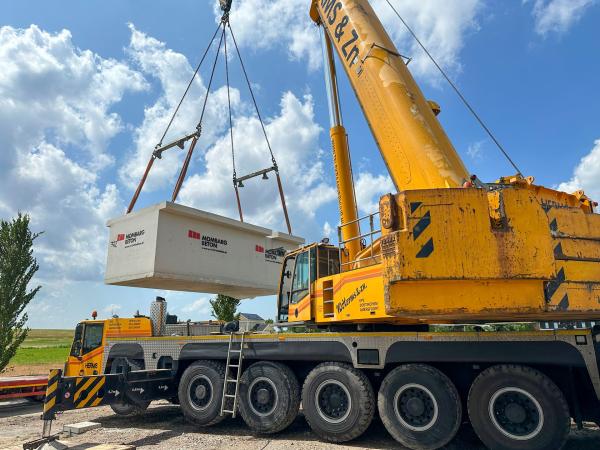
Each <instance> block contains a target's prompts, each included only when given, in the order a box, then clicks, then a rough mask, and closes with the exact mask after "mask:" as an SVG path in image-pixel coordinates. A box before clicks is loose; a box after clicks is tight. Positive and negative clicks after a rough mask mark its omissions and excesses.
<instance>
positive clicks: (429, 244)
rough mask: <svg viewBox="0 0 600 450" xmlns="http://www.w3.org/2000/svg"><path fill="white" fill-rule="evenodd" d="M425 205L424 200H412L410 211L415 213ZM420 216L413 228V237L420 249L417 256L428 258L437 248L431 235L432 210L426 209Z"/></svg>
mask: <svg viewBox="0 0 600 450" xmlns="http://www.w3.org/2000/svg"><path fill="white" fill-rule="evenodd" d="M422 206H423V202H412V203H411V204H410V212H411V214H414V213H415V212H417V211H418V210H420V209H421V207H422ZM417 218H418V221H417V223H416V224H415V226H414V227H413V229H412V237H413V240H414V241H415V244H419V245H418V246H417V248H418V251H417V254H416V257H417V258H428V257H429V256H431V254H432V253H433V251H434V250H435V246H434V242H433V237H431V228H430V226H431V211H429V210H428V211H425V213H424V214H423V215H422V216H420V217H415V219H417Z"/></svg>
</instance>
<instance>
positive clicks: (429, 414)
mask: <svg viewBox="0 0 600 450" xmlns="http://www.w3.org/2000/svg"><path fill="white" fill-rule="evenodd" d="M377 406H378V410H379V416H380V417H381V420H382V421H383V424H384V425H385V428H386V429H387V430H388V432H389V433H390V434H391V435H392V437H393V438H394V439H396V441H398V442H400V443H401V444H402V445H403V446H405V447H408V448H410V449H414V450H430V449H437V448H440V447H443V446H444V445H446V444H448V443H449V442H450V441H451V440H452V439H454V436H456V432H457V431H458V427H459V426H460V423H461V419H462V406H461V401H460V396H459V394H458V391H457V390H456V387H455V386H454V384H453V383H452V381H450V379H449V378H448V377H447V376H446V375H444V374H443V373H442V372H440V371H439V370H437V369H436V368H434V367H431V366H428V365H425V364H406V365H402V366H400V367H396V368H395V369H394V370H392V371H391V372H390V373H389V374H388V375H387V376H386V377H385V379H384V380H383V382H382V383H381V387H380V388H379V394H378V398H377Z"/></svg>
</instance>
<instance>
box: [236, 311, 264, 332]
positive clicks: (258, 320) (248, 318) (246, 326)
mask: <svg viewBox="0 0 600 450" xmlns="http://www.w3.org/2000/svg"><path fill="white" fill-rule="evenodd" d="M266 325H267V324H266V323H265V319H263V318H262V317H260V316H259V315H258V314H251V313H240V331H263V330H264V329H265V327H266Z"/></svg>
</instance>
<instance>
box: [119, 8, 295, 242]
mask: <svg viewBox="0 0 600 450" xmlns="http://www.w3.org/2000/svg"><path fill="white" fill-rule="evenodd" d="M219 1H220V5H221V9H222V10H223V16H222V17H221V21H220V23H219V26H218V27H217V29H216V30H215V32H214V34H213V36H212V38H211V40H210V43H209V44H208V46H207V47H206V50H205V52H204V54H203V55H202V58H201V60H200V62H199V64H198V65H197V67H196V70H195V71H194V73H193V75H192V78H191V79H190V82H189V83H188V85H187V87H186V89H185V91H184V93H183V96H182V97H181V100H180V101H179V103H178V104H177V106H176V108H175V111H174V112H173V115H172V116H171V119H170V120H169V122H168V124H167V127H166V129H165V131H164V133H163V135H162V137H161V139H160V141H159V143H158V144H157V145H156V147H155V148H154V151H153V152H152V155H151V157H150V160H149V161H148V165H147V166H146V170H145V172H144V174H143V176H142V179H141V180H140V182H139V184H138V187H137V189H136V191H135V193H134V195H133V198H132V199H131V202H130V204H129V207H128V208H127V214H129V213H130V212H131V211H132V210H133V208H134V207H135V204H136V202H137V199H138V197H139V195H140V192H141V190H142V188H143V186H144V184H145V182H146V179H147V177H148V174H149V172H150V169H151V168H152V166H153V164H154V161H155V160H156V159H161V158H162V154H163V152H164V151H166V150H169V149H171V148H174V147H179V148H181V149H183V148H184V147H185V143H186V142H187V141H189V140H191V143H190V146H189V149H188V152H187V155H186V158H185V160H184V162H183V166H182V168H181V171H180V173H179V177H178V179H177V182H176V184H175V188H174V190H173V194H172V197H171V201H172V202H175V201H176V200H177V197H178V195H179V191H180V190H181V186H182V185H183V182H184V180H185V177H186V175H187V171H188V168H189V164H190V161H191V159H192V155H193V153H194V149H195V147H196V144H197V142H198V140H199V139H200V136H201V134H202V121H203V119H204V114H205V112H206V106H207V103H208V97H209V95H210V92H211V87H212V83H213V80H214V75H215V69H216V66H217V62H218V59H219V54H220V52H221V47H222V46H223V48H224V56H225V75H226V82H227V106H228V112H229V135H230V140H231V159H232V166H233V187H234V191H235V195H236V201H237V207H238V212H239V216H240V221H241V222H243V221H244V217H243V212H242V206H241V201H240V195H239V189H238V188H241V187H244V184H243V182H244V181H246V180H249V179H251V178H255V177H258V176H262V178H263V179H265V180H266V179H268V176H267V174H268V173H269V172H275V175H276V180H277V187H278V190H279V196H280V200H281V205H282V208H283V213H284V216H285V222H286V226H287V230H288V233H289V234H291V233H292V227H291V224H290V219H289V215H288V210H287V205H286V201H285V195H284V192H283V185H282V182H281V177H280V175H279V166H278V165H277V161H276V160H275V155H274V153H273V149H272V147H271V143H270V141H269V138H268V136H267V131H266V127H265V124H264V122H263V119H262V116H261V114H260V110H259V108H258V104H257V102H256V97H255V95H254V91H253V90H252V84H251V83H250V79H249V77H248V73H247V71H246V67H245V65H244V61H243V59H242V55H241V52H240V49H239V47H238V44H237V41H236V39H235V36H234V34H233V30H232V29H231V24H230V23H229V11H230V9H231V2H232V0H219ZM227 29H229V33H230V35H231V38H232V40H233V42H234V46H235V49H236V53H237V56H238V59H239V61H240V65H241V68H242V71H243V73H244V78H245V80H246V84H247V85H248V90H249V91H250V96H251V97H252V103H253V105H254V109H255V111H256V115H257V116H258V120H259V122H260V126H261V129H262V132H263V135H264V138H265V141H266V143H267V147H268V149H269V154H270V156H271V163H272V166H271V167H268V168H266V169H262V170H259V171H257V172H253V173H250V174H248V175H244V176H242V177H238V176H237V171H236V165H235V146H234V139H233V117H232V108H231V92H230V89H231V87H230V80H229V61H228V58H229V56H228V50H227ZM219 31H221V36H220V39H219V45H218V47H217V51H216V55H215V59H214V62H213V65H212V69H211V75H210V80H209V83H208V86H207V90H206V95H205V97H204V102H203V105H202V112H201V114H200V120H199V121H198V124H197V125H196V131H195V132H193V133H190V134H188V135H186V136H184V137H182V138H179V139H176V140H174V141H173V142H171V143H169V144H166V145H163V141H164V139H165V136H166V135H167V133H168V132H169V129H170V128H171V126H172V124H173V122H174V120H175V117H176V116H177V114H178V112H179V109H180V108H181V105H182V104H183V101H184V99H185V97H186V96H187V94H188V93H189V91H190V88H191V87H192V84H193V82H194V79H195V78H196V76H197V75H198V73H199V71H200V68H201V66H202V64H203V62H204V60H205V59H206V56H207V54H208V52H209V50H210V48H211V47H212V46H213V43H214V41H215V39H216V37H217V35H218V34H219Z"/></svg>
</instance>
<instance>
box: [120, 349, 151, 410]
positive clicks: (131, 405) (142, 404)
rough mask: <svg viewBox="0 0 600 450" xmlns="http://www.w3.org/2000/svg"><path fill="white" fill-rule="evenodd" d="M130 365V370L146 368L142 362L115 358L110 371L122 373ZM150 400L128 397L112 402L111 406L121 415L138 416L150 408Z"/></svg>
mask: <svg viewBox="0 0 600 450" xmlns="http://www.w3.org/2000/svg"><path fill="white" fill-rule="evenodd" d="M127 366H129V370H144V366H143V364H142V363H139V362H137V361H130V360H128V359H126V358H115V359H114V360H113V362H112V364H111V366H110V373H111V374H115V373H122V372H124V371H125V368H126V367H127ZM149 405H150V402H149V401H147V400H142V399H138V400H134V399H127V400H122V401H119V402H116V403H112V404H111V405H110V408H111V409H112V410H113V411H114V413H115V414H118V415H119V416H137V415H142V414H144V412H145V411H146V410H147V409H148V406H149Z"/></svg>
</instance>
